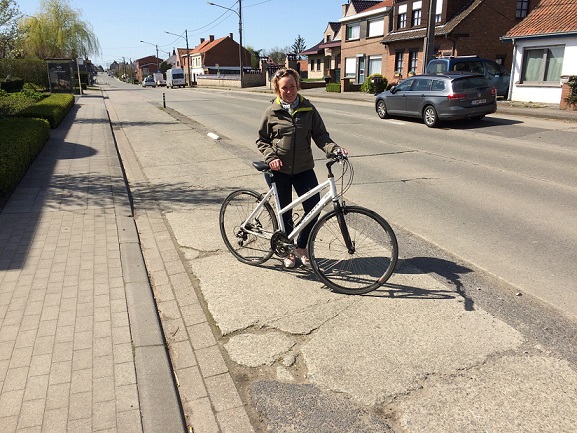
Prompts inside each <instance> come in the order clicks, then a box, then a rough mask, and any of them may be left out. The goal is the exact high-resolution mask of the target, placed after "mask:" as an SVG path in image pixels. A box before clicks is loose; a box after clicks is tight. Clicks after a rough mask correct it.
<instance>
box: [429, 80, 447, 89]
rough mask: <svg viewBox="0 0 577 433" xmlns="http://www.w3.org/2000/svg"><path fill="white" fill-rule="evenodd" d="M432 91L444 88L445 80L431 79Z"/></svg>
mask: <svg viewBox="0 0 577 433" xmlns="http://www.w3.org/2000/svg"><path fill="white" fill-rule="evenodd" d="M432 89H433V91H436V92H442V91H443V90H445V82H444V81H443V80H433V87H432Z"/></svg>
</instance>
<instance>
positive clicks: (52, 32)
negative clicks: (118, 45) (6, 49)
mask: <svg viewBox="0 0 577 433" xmlns="http://www.w3.org/2000/svg"><path fill="white" fill-rule="evenodd" d="M80 16H81V13H80V12H79V11H76V10H74V9H72V8H71V7H70V5H69V4H68V0H42V1H41V2H40V12H39V13H38V14H37V15H36V16H33V17H27V18H25V19H23V20H22V21H21V28H22V29H23V31H24V33H25V37H24V40H23V50H24V53H25V54H26V55H34V56H37V57H40V58H42V59H48V58H73V59H75V58H79V57H82V58H88V57H89V55H90V54H94V55H99V54H100V44H99V42H98V39H97V38H96V36H95V34H94V32H93V31H92V27H91V26H90V24H88V23H86V22H84V21H82V20H81V19H80Z"/></svg>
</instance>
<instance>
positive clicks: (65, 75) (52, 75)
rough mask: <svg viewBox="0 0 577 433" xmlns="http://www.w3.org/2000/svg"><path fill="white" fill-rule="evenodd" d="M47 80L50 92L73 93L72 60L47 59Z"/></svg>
mask: <svg viewBox="0 0 577 433" xmlns="http://www.w3.org/2000/svg"><path fill="white" fill-rule="evenodd" d="M46 64H47V65H48V82H49V84H50V93H71V94H72V93H74V88H73V86H72V82H73V81H72V78H73V72H72V67H73V65H74V61H72V60H70V59H48V60H47V61H46Z"/></svg>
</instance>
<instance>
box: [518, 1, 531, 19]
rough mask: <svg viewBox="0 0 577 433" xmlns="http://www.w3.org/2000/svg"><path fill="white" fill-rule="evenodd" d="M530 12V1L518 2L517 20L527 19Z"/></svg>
mask: <svg viewBox="0 0 577 433" xmlns="http://www.w3.org/2000/svg"><path fill="white" fill-rule="evenodd" d="M528 12H529V0H517V14H516V17H517V18H525V17H526V16H527V13H528Z"/></svg>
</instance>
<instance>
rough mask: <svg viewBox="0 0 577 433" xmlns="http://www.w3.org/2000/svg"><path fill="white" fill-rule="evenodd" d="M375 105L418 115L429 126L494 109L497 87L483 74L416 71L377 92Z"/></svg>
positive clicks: (383, 114) (386, 111) (388, 112)
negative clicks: (422, 73)
mask: <svg viewBox="0 0 577 433" xmlns="http://www.w3.org/2000/svg"><path fill="white" fill-rule="evenodd" d="M375 109H376V111H377V114H378V115H379V117H380V118H381V119H386V118H387V117H389V116H393V115H394V116H407V117H419V118H422V119H423V121H424V122H425V125H427V126H428V127H430V128H432V127H435V126H438V124H439V122H440V121H443V120H457V119H473V120H480V119H482V118H483V117H485V115H486V114H491V113H494V112H495V111H497V91H496V90H495V87H494V86H493V85H492V84H491V83H490V82H489V80H487V79H486V78H485V77H483V76H481V75H477V74H470V73H458V72H454V73H450V72H448V73H445V74H434V75H428V74H427V75H416V76H414V77H411V78H407V79H406V80H404V81H402V82H401V83H399V85H397V86H393V87H391V88H390V90H387V91H385V92H382V93H379V94H378V95H377V96H376V99H375Z"/></svg>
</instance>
